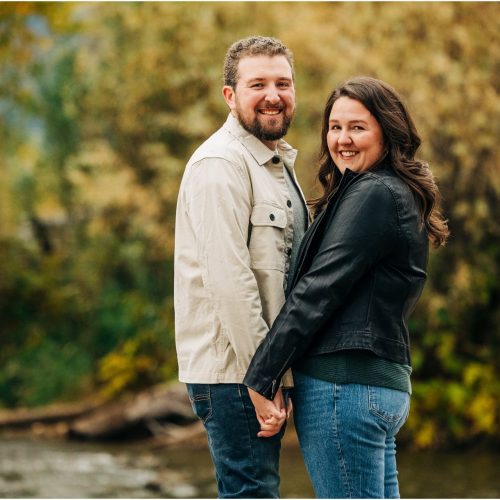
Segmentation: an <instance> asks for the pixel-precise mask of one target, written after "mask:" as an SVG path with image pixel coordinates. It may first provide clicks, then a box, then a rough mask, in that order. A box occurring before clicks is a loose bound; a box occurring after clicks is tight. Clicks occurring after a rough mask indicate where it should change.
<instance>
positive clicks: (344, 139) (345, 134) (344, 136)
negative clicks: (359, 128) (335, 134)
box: [338, 129, 352, 144]
mask: <svg viewBox="0 0 500 500" xmlns="http://www.w3.org/2000/svg"><path fill="white" fill-rule="evenodd" d="M338 142H339V144H350V143H351V142H352V139H351V135H350V134H349V131H348V130H345V129H344V130H341V131H340V134H339V139H338Z"/></svg>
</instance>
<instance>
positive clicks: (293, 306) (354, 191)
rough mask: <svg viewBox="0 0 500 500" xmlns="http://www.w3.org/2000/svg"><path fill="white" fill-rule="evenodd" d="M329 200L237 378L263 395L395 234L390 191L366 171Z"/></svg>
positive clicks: (386, 251)
mask: <svg viewBox="0 0 500 500" xmlns="http://www.w3.org/2000/svg"><path fill="white" fill-rule="evenodd" d="M332 203H335V208H334V209H333V210H332V211H331V212H330V213H327V214H325V215H326V216H327V217H328V220H327V221H325V222H326V224H325V229H324V232H323V234H322V235H318V237H319V241H318V242H317V243H312V244H311V248H310V249H309V250H308V252H313V254H314V255H313V256H312V259H310V261H311V265H310V267H309V269H306V270H305V272H304V274H303V275H302V276H301V277H300V279H299V280H298V281H297V284H296V286H295V287H294V289H293V290H292V292H291V294H290V296H289V297H288V299H287V301H286V303H285V304H284V306H283V308H282V309H281V311H280V314H279V315H278V317H277V318H276V321H275V322H274V324H273V326H272V328H271V330H270V331H269V333H268V334H267V336H266V337H265V339H264V340H263V341H262V343H261V344H260V346H259V347H258V349H257V351H256V353H255V355H254V357H253V359H252V361H251V363H250V366H249V368H248V371H247V373H246V376H245V379H244V381H243V383H244V384H245V385H247V386H248V387H250V388H252V389H253V390H255V391H257V392H258V393H260V394H261V395H263V396H264V397H266V398H268V399H273V398H274V396H275V394H276V392H277V390H278V388H279V385H280V379H281V377H282V375H283V373H284V372H285V371H286V370H287V369H288V368H289V367H290V366H291V365H292V364H293V363H294V361H295V360H296V359H298V358H300V357H301V356H302V355H303V354H304V353H305V351H306V349H307V347H308V346H309V345H310V343H311V342H312V340H313V339H314V336H315V334H316V333H317V332H318V331H319V330H320V329H321V327H322V326H323V325H324V324H325V323H326V321H327V320H328V319H329V318H330V317H331V316H332V315H333V314H335V311H336V310H338V309H339V308H340V307H342V305H343V303H344V302H345V300H346V299H348V296H349V293H350V292H351V290H352V289H353V287H354V286H355V284H356V283H357V282H358V281H359V280H360V279H361V278H362V277H363V276H364V275H365V273H368V272H369V271H370V268H371V267H372V266H374V265H375V264H376V262H377V261H378V260H380V259H382V258H383V257H385V256H386V255H388V254H389V253H390V252H391V249H392V248H393V247H394V245H395V243H396V241H397V239H398V237H399V236H398V235H399V231H400V228H399V226H398V218H397V207H396V202H395V199H394V197H393V195H392V192H391V190H390V188H389V187H388V186H387V185H385V184H384V183H383V182H382V181H380V180H379V179H376V178H375V177H373V176H372V175H370V174H369V173H366V174H363V175H360V176H359V178H358V179H357V180H356V182H354V183H352V184H351V185H350V186H349V187H348V188H347V189H346V190H345V192H343V193H342V194H341V195H340V199H338V200H335V197H334V199H332V200H331V201H330V204H332ZM328 209H329V207H327V208H326V210H328ZM311 229H312V227H311ZM311 229H310V230H311ZM305 257H306V256H303V258H305Z"/></svg>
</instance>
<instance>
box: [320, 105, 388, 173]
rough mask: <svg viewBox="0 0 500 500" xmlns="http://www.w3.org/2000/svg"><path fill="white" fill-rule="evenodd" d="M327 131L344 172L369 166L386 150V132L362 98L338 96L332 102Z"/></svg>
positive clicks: (330, 147) (338, 165) (333, 157)
mask: <svg viewBox="0 0 500 500" xmlns="http://www.w3.org/2000/svg"><path fill="white" fill-rule="evenodd" d="M328 123H329V129H328V135H327V143H328V149H329V151H330V155H331V157H332V160H333V162H334V163H335V165H337V167H338V169H339V170H340V172H341V173H342V174H343V173H344V172H345V169H346V168H349V169H350V170H353V171H354V172H362V171H364V170H368V169H370V168H371V167H372V166H373V165H375V163H376V162H377V161H378V160H380V158H381V157H382V154H383V151H384V135H383V133H382V129H381V128H380V125H379V124H378V122H377V120H376V119H375V117H374V116H373V115H372V114H371V113H370V112H369V111H368V110H367V109H366V108H365V106H364V105H363V104H361V102H359V101H357V100H356V99H351V98H350V97H346V96H343V97H339V98H338V99H337V100H336V101H335V102H334V103H333V106H332V111H331V113H330V119H329V122H328Z"/></svg>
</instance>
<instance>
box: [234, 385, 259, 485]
mask: <svg viewBox="0 0 500 500" xmlns="http://www.w3.org/2000/svg"><path fill="white" fill-rule="evenodd" d="M241 387H242V386H241V385H240V384H238V395H239V397H240V403H241V406H242V408H243V414H244V415H245V418H246V424H247V439H248V445H249V448H250V454H251V458H252V472H253V477H255V478H257V477H258V474H257V472H258V470H257V467H256V465H255V453H254V449H253V444H252V437H251V432H252V426H251V424H250V421H249V420H248V418H249V417H248V413H247V410H246V408H245V401H243V394H242V393H241ZM245 390H247V388H246V386H245ZM255 418H257V415H255Z"/></svg>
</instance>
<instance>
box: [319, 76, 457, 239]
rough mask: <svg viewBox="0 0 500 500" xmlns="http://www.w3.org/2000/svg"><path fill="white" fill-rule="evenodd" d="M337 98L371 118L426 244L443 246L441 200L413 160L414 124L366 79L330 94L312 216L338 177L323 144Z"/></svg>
mask: <svg viewBox="0 0 500 500" xmlns="http://www.w3.org/2000/svg"><path fill="white" fill-rule="evenodd" d="M339 97H350V98H351V99H356V100H357V101H359V102H361V103H362V104H363V105H364V106H365V107H366V109H368V111H370V113H371V114H372V115H373V116H374V117H375V119H376V120H377V122H378V124H379V125H380V127H381V129H382V132H383V136H384V146H385V149H384V151H386V156H385V158H386V161H387V162H388V163H390V165H391V167H392V168H393V170H394V171H395V173H396V174H397V175H398V176H399V177H400V178H401V179H403V181H404V182H406V184H408V186H409V187H410V189H411V190H412V192H413V194H414V196H415V198H416V200H417V202H418V206H419V209H420V216H421V221H422V224H424V225H425V228H426V229H427V232H428V235H429V240H430V241H431V242H432V243H433V245H434V246H435V247H439V246H441V245H444V244H445V242H446V238H447V237H448V234H449V231H448V225H447V222H446V220H445V219H444V218H443V216H442V215H441V213H440V210H439V205H440V201H441V196H440V193H439V189H438V187H437V185H436V183H435V181H434V177H433V175H432V172H431V171H430V168H429V165H428V164H427V163H426V162H424V161H421V160H418V159H416V158H415V153H416V151H417V149H418V148H419V146H420V143H421V140H420V137H419V136H418V134H417V130H416V128H415V124H414V123H413V120H412V119H411V117H410V114H409V112H408V109H407V108H406V106H405V104H404V103H403V102H402V100H401V98H400V97H399V96H398V94H397V93H396V91H395V90H394V89H393V88H392V87H390V86H389V85H387V84H386V83H384V82H382V81H381V80H377V79H375V78H371V77H367V76H360V77H356V78H353V79H351V80H348V81H346V82H345V83H343V84H342V85H340V86H339V87H337V88H336V89H335V90H334V91H333V92H332V93H331V94H330V96H329V97H328V100H327V102H326V106H325V111H324V114H323V130H322V133H321V151H320V158H319V160H320V167H319V171H318V180H319V182H320V183H321V186H322V187H323V194H322V195H321V196H320V197H319V198H317V199H315V200H312V201H311V202H310V204H311V205H312V208H313V214H314V216H315V217H316V216H317V215H318V214H319V213H320V212H321V211H322V210H324V208H325V207H326V204H327V203H328V200H329V199H330V197H331V195H332V194H333V193H334V192H335V191H336V189H337V187H338V185H339V183H340V179H341V177H342V174H341V172H340V170H339V169H338V167H337V165H335V163H334V162H333V160H332V157H331V155H330V151H329V149H328V143H327V134H328V130H329V120H330V112H331V110H332V107H333V104H334V103H335V101H336V100H337V99H338V98H339Z"/></svg>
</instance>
